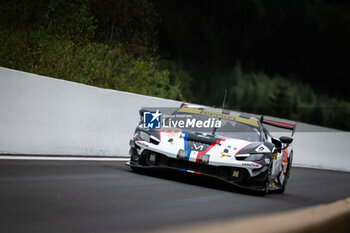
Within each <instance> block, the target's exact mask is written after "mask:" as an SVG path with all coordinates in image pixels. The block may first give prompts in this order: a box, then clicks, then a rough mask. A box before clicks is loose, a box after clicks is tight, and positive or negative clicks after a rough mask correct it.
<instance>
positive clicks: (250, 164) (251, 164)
mask: <svg viewBox="0 0 350 233" xmlns="http://www.w3.org/2000/svg"><path fill="white" fill-rule="evenodd" d="M242 165H243V166H249V167H259V164H257V163H242Z"/></svg>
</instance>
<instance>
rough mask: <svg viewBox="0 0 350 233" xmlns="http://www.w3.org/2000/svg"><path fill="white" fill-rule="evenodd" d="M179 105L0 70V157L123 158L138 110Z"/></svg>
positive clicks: (177, 104)
mask: <svg viewBox="0 0 350 233" xmlns="http://www.w3.org/2000/svg"><path fill="white" fill-rule="evenodd" d="M179 105H180V103H179V102H176V101H172V100H166V99H161V98H155V97H149V96H142V95H136V94H132V93H127V92H121V91H113V90H107V89H101V88H96V87H91V86H87V85H83V84H78V83H73V82H68V81H64V80H59V79H53V78H47V77H43V76H39V75H35V74H29V73H25V72H20V71H15V70H10V69H5V68H0V111H1V114H0V153H2V154H5V153H10V154H58V155H61V154H62V155H104V156H115V155H118V156H128V148H129V140H130V138H131V137H132V135H133V132H134V130H135V127H136V126H137V123H138V121H139V109H140V108H141V107H154V106H159V107H174V106H179Z"/></svg>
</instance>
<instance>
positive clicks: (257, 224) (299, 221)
mask: <svg viewBox="0 0 350 233" xmlns="http://www.w3.org/2000/svg"><path fill="white" fill-rule="evenodd" d="M152 232H156V233H165V232H166V233H187V232H188V233H206V232H215V233H228V232H230V233H232V232H239V233H248V232H249V233H250V232H259V233H306V232H307V233H326V232H327V233H329V232H332V233H333V232H336V233H342V232H344V233H345V232H350V198H347V199H344V200H341V201H337V202H333V203H330V204H325V205H317V206H314V207H307V208H303V209H298V210H292V211H287V212H280V213H274V214H268V215H262V216H256V217H248V218H243V219H235V220H225V221H220V222H213V223H205V224H203V223H202V224H195V225H188V226H184V227H174V228H164V229H159V230H156V231H152Z"/></svg>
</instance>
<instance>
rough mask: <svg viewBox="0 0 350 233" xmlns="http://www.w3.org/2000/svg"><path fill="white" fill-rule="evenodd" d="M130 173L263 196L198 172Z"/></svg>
mask: <svg viewBox="0 0 350 233" xmlns="http://www.w3.org/2000/svg"><path fill="white" fill-rule="evenodd" d="M129 172H131V173H137V174H140V175H146V176H151V177H156V178H160V179H166V180H171V181H175V182H179V183H185V184H190V185H197V186H201V187H205V188H212V189H218V190H223V191H227V192H234V193H239V194H245V195H252V196H263V194H262V193H261V192H255V191H252V190H247V189H244V188H240V187H237V186H234V185H231V184H229V183H227V182H224V181H222V180H219V179H215V178H214V177H210V176H205V175H199V174H193V173H186V172H181V171H175V170H170V169H166V168H152V169H151V168H145V169H143V168H138V169H135V170H131V169H130V170H129Z"/></svg>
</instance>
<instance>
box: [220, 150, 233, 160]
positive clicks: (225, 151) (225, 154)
mask: <svg viewBox="0 0 350 233" xmlns="http://www.w3.org/2000/svg"><path fill="white" fill-rule="evenodd" d="M228 152H229V150H228V149H224V151H223V152H221V153H220V154H221V156H220V158H224V157H231V155H229V154H228Z"/></svg>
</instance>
